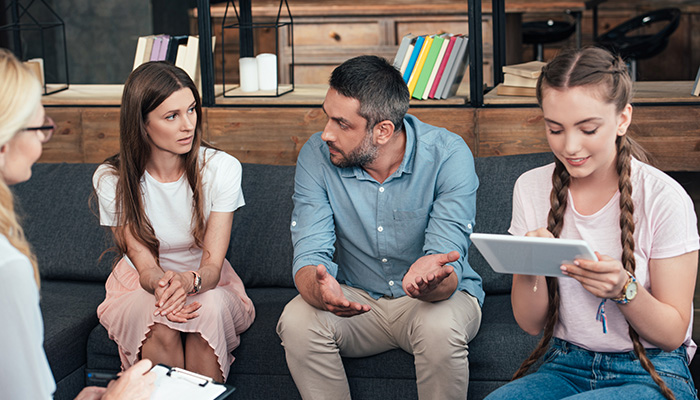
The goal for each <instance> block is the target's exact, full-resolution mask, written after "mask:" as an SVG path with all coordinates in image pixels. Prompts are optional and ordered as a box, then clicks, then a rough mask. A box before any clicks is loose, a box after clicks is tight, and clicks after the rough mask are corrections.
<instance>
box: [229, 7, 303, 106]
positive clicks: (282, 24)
mask: <svg viewBox="0 0 700 400" xmlns="http://www.w3.org/2000/svg"><path fill="white" fill-rule="evenodd" d="M229 10H233V12H232V13H231V14H229V12H230V11H229ZM284 11H286V15H285V14H283V12H284ZM234 16H235V22H233V23H232V22H231V20H232V19H233V18H234ZM293 25H294V22H293V20H292V13H291V11H289V4H287V0H280V4H279V8H278V10H277V17H276V18H275V19H274V21H272V20H271V21H269V22H252V21H250V22H244V21H242V20H241V16H240V15H239V13H238V8H237V7H236V4H235V2H234V1H228V2H227V3H226V10H225V12H224V20H223V22H222V24H221V32H222V35H221V47H222V48H225V43H224V40H225V37H226V34H225V33H226V30H227V29H237V30H238V31H239V34H240V33H241V31H242V30H244V31H247V32H252V33H253V35H254V34H255V31H256V30H259V29H274V36H275V53H274V54H271V53H270V54H267V53H261V54H258V57H256V58H257V62H258V63H260V64H261V66H262V67H260V68H258V71H257V73H256V74H255V75H257V78H258V79H259V81H260V82H261V83H269V82H265V77H264V76H260V72H263V73H265V72H267V73H269V72H270V65H269V60H270V59H271V58H269V57H270V56H273V55H274V56H275V59H276V66H275V71H274V72H275V73H276V77H275V81H276V85H274V86H275V89H274V90H270V89H268V90H260V85H258V90H257V91H244V90H242V86H244V85H241V83H242V80H243V78H244V76H243V75H244V74H243V68H248V67H247V66H246V67H241V73H240V74H239V84H238V85H236V86H235V87H233V88H232V87H231V86H230V85H229V86H228V87H227V84H226V52H225V51H222V52H221V74H222V78H223V79H222V81H223V97H279V96H281V95H283V94H285V93H289V92H291V91H292V90H294V28H293ZM280 29H287V30H288V34H289V38H290V46H291V56H292V60H291V64H290V66H289V68H290V71H289V79H290V83H288V84H280V82H279V77H280V60H279V53H280V52H279V45H280V44H279V37H280V35H279V32H280ZM239 37H240V36H239ZM253 50H254V49H253ZM260 56H264V57H260ZM229 62H230V61H229ZM248 76H252V74H248ZM245 86H248V85H245ZM251 86H252V85H251ZM263 86H267V85H265V84H263ZM246 89H248V88H246Z"/></svg>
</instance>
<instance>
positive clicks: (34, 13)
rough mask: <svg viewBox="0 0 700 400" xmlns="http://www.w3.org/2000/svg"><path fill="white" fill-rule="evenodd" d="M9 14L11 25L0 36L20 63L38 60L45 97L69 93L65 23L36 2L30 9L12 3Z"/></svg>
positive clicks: (2, 28)
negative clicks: (64, 92) (2, 36)
mask: <svg viewBox="0 0 700 400" xmlns="http://www.w3.org/2000/svg"><path fill="white" fill-rule="evenodd" d="M5 14H6V15H8V16H10V20H11V22H10V23H9V24H7V25H2V26H0V33H3V34H4V36H5V38H4V39H5V40H6V42H7V46H8V48H10V49H11V50H12V52H13V53H14V54H15V55H16V56H17V58H18V59H20V60H22V61H34V60H36V69H35V71H36V73H37V75H38V76H37V78H39V80H40V82H41V84H42V87H43V94H44V95H49V94H53V93H57V92H61V91H64V90H66V89H68V86H69V79H68V50H67V46H66V26H65V24H64V22H63V19H61V17H59V16H58V14H57V13H56V12H55V11H54V10H53V9H52V8H51V7H50V6H49V5H48V4H47V3H46V2H45V1H44V0H32V1H29V2H28V4H26V5H24V4H21V3H20V1H19V0H11V1H10V2H9V4H8V6H7V7H6V8H5ZM61 58H62V59H61ZM61 66H63V68H61ZM64 82H65V83H64Z"/></svg>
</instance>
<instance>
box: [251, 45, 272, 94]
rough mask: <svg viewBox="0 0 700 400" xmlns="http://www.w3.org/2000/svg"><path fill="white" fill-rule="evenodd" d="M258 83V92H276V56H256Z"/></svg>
mask: <svg viewBox="0 0 700 400" xmlns="http://www.w3.org/2000/svg"><path fill="white" fill-rule="evenodd" d="M255 58H256V59H257V60H258V82H259V84H258V85H259V86H260V90H277V56H276V55H274V54H271V53H262V54H258V56H257V57H255Z"/></svg>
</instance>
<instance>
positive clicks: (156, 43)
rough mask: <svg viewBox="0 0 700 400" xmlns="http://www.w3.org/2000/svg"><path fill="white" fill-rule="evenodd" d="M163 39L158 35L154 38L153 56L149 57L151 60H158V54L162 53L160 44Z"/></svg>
mask: <svg viewBox="0 0 700 400" xmlns="http://www.w3.org/2000/svg"><path fill="white" fill-rule="evenodd" d="M162 41H163V37H162V36H160V35H159V36H156V37H155V38H154V39H153V47H152V48H151V57H150V58H149V61H158V56H159V55H160V44H161V43H162Z"/></svg>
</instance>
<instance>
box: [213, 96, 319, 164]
mask: <svg viewBox="0 0 700 400" xmlns="http://www.w3.org/2000/svg"><path fill="white" fill-rule="evenodd" d="M207 123H208V128H207V131H208V132H207V134H208V136H207V137H208V138H209V140H210V141H211V143H212V144H213V145H215V146H217V147H218V148H220V149H222V150H225V151H227V152H228V153H230V154H232V155H233V156H234V157H236V158H238V160H240V161H241V162H248V163H255V164H279V165H293V164H295V163H296V159H297V154H299V150H301V147H302V146H303V145H304V143H306V141H307V140H308V138H309V137H310V136H311V135H312V134H314V133H315V132H318V131H320V130H322V129H323V127H324V125H325V124H326V115H325V114H324V113H323V111H322V110H321V108H275V109H271V108H235V109H220V108H212V109H209V110H208V111H207Z"/></svg>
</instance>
